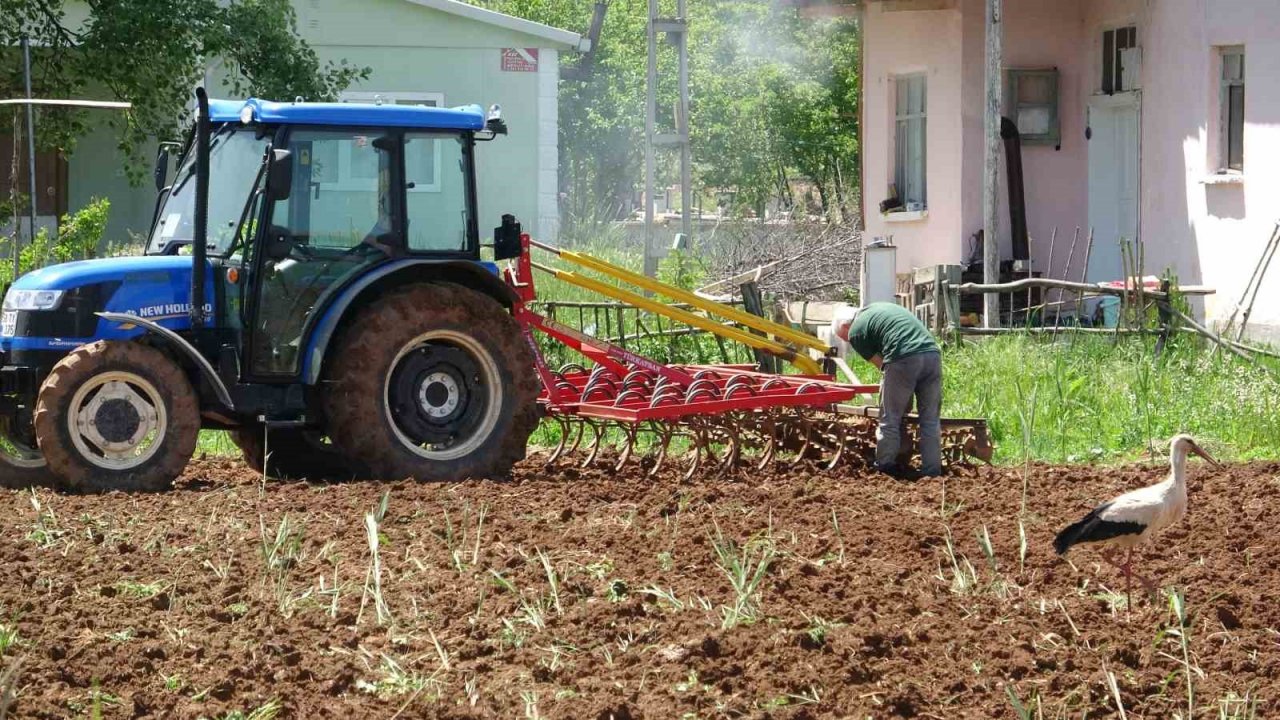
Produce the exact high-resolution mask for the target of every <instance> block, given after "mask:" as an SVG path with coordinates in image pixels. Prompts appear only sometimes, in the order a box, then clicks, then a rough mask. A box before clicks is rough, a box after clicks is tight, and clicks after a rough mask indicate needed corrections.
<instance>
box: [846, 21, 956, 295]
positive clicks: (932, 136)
mask: <svg viewBox="0 0 1280 720" xmlns="http://www.w3.org/2000/svg"><path fill="white" fill-rule="evenodd" d="M960 20H961V15H960V12H959V10H941V11H934V12H905V13H886V12H883V10H882V8H881V6H880V5H879V3H872V4H871V5H870V6H869V7H868V8H867V14H866V33H865V42H866V58H867V63H866V68H865V69H864V78H863V83H864V84H863V89H864V93H865V96H864V102H863V108H864V110H863V122H864V128H865V131H864V134H863V139H864V140H863V145H864V146H863V159H864V160H863V162H864V165H863V187H864V188H865V191H864V201H865V202H866V204H867V211H866V216H867V229H866V235H867V236H868V238H871V237H877V236H883V235H893V240H894V244H895V245H897V246H898V269H899V272H905V271H906V270H909V269H911V268H912V267H920V266H924V265H935V264H940V263H958V262H960V248H961V239H962V237H963V233H964V229H963V226H962V223H961V207H960V203H959V202H957V201H956V197H957V196H958V193H959V188H960V175H961V149H962V147H963V144H962V142H961V113H960V98H961V83H960V68H961V58H960V55H961V47H960V43H961V30H960ZM915 73H925V74H926V77H927V80H926V87H925V91H926V94H927V96H926V150H925V152H926V163H925V168H926V170H925V173H926V175H925V184H926V187H927V192H928V203H929V208H928V215H927V217H925V218H924V219H921V220H916V221H912V222H896V223H895V222H886V221H885V220H884V219H883V218H881V216H880V212H879V206H880V202H881V201H882V200H884V199H885V198H886V197H887V196H888V185H889V183H891V182H893V173H894V105H893V102H892V101H893V99H894V92H893V87H894V81H895V78H896V77H897V76H899V75H908V74H915Z"/></svg>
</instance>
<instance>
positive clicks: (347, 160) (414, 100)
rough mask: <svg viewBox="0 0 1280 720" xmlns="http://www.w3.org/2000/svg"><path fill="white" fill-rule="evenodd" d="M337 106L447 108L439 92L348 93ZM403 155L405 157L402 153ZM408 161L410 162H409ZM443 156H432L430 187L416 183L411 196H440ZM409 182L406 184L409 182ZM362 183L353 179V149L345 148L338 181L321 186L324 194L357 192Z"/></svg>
mask: <svg viewBox="0 0 1280 720" xmlns="http://www.w3.org/2000/svg"><path fill="white" fill-rule="evenodd" d="M338 102H343V103H349V102H350V103H376V104H383V103H385V104H389V105H426V104H428V103H430V105H429V107H437V108H443V107H444V93H439V92H373V91H369V90H346V91H343V92H341V93H339V94H338ZM401 154H402V155H403V154H404V153H403V152H401ZM406 159H407V158H406ZM442 169H443V168H442V165H441V162H440V153H439V152H433V153H432V168H431V171H432V179H433V180H434V182H431V183H415V184H414V186H413V187H412V188H406V189H405V192H410V193H431V192H440V191H441V185H440V171H441V170H442ZM406 181H407V180H406ZM359 182H360V181H359V180H357V179H356V178H355V177H353V176H352V175H351V148H350V147H344V148H342V149H341V151H340V152H339V153H338V179H337V181H335V182H330V183H321V184H320V188H321V189H322V190H358V189H359Z"/></svg>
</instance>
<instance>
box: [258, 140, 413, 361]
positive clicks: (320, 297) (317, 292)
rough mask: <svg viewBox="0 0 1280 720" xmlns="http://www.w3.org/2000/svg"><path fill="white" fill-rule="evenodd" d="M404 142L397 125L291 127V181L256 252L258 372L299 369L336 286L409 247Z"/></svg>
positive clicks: (338, 287) (271, 217) (337, 287)
mask: <svg viewBox="0 0 1280 720" xmlns="http://www.w3.org/2000/svg"><path fill="white" fill-rule="evenodd" d="M401 146H402V141H401V137H400V135H399V134H398V133H397V132H396V131H393V130H385V129H384V130H331V129H323V130H321V129H315V130H312V129H303V128H295V129H293V130H292V131H291V132H290V134H289V148H290V150H292V155H293V162H294V179H293V185H292V190H291V192H290V195H289V197H288V198H287V199H285V200H280V201H277V202H276V203H275V205H274V207H273V208H271V213H270V226H269V227H268V229H267V231H266V233H265V234H263V235H261V236H260V238H261V239H260V241H259V247H258V252H257V253H256V254H257V258H256V259H255V265H256V268H255V272H254V277H255V278H256V279H257V282H255V283H254V286H255V288H254V290H253V292H254V293H255V294H256V297H255V298H254V303H253V305H254V307H253V308H252V309H251V311H250V313H249V316H250V327H251V328H252V330H251V332H250V333H249V334H248V348H247V355H248V358H249V363H248V367H249V371H250V374H251V375H253V376H257V377H262V378H266V377H270V376H276V377H281V378H282V379H283V378H288V377H292V376H295V375H296V374H297V373H298V372H299V369H300V363H301V360H302V357H301V353H302V349H303V334H304V332H305V329H306V327H307V322H308V320H309V319H310V318H311V316H312V315H313V314H314V313H315V312H317V311H318V310H319V309H320V308H321V307H323V305H324V301H325V300H326V299H327V298H328V294H329V292H330V291H334V290H337V289H340V288H341V287H343V286H345V285H346V284H347V283H348V282H349V281H350V280H351V279H353V278H354V277H356V276H358V275H361V274H363V273H364V272H365V271H366V270H367V269H368V268H369V267H370V266H372V265H376V264H378V263H381V262H383V261H385V260H387V259H388V258H389V257H391V256H392V255H393V254H398V253H400V252H402V249H403V244H404V243H403V230H402V228H401V227H400V226H401V221H400V218H401V217H402V213H401V209H400V203H401V202H402V199H403V192H395V191H394V188H401V189H403V185H404V183H403V180H400V178H399V174H400V171H399V167H400V165H399V162H400V160H399V156H400V152H401Z"/></svg>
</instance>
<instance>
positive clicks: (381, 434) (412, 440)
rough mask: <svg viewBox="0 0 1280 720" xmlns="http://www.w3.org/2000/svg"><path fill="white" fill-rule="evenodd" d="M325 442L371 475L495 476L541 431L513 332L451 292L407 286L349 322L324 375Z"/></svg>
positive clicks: (529, 361)
mask: <svg viewBox="0 0 1280 720" xmlns="http://www.w3.org/2000/svg"><path fill="white" fill-rule="evenodd" d="M326 378H327V381H328V382H327V383H326V384H325V387H326V389H327V392H326V397H325V414H326V416H327V417H328V419H329V437H330V438H331V439H332V440H333V442H334V444H335V445H337V446H338V447H339V448H341V450H342V451H343V453H344V454H345V455H347V456H349V457H351V458H354V459H355V460H357V461H359V462H361V463H362V464H364V465H365V466H366V467H367V469H368V470H369V472H370V473H372V475H373V476H375V477H380V478H385V479H400V478H405V477H413V478H416V479H418V480H428V481H432V480H434V481H452V480H463V479H466V478H472V477H500V476H505V475H507V474H509V473H510V471H511V467H512V466H513V465H514V464H515V463H516V462H518V461H519V460H521V459H523V458H524V455H525V445H526V443H527V442H528V439H529V436H530V435H531V434H532V433H533V430H534V428H535V427H536V426H537V423H538V415H537V396H538V380H537V376H536V375H535V373H534V364H533V355H532V353H531V352H530V350H529V348H528V346H527V345H526V344H525V341H524V336H523V334H522V333H521V330H520V326H519V325H518V324H517V323H516V321H515V319H514V318H512V317H511V314H510V313H509V312H507V310H506V309H505V308H503V307H502V306H501V305H500V304H498V302H497V301H495V300H493V299H492V298H490V297H487V296H485V295H482V294H480V293H478V292H476V291H474V290H470V289H468V288H464V287H461V286H459V285H454V284H451V283H437V284H431V285H414V286H411V287H408V288H405V289H402V290H398V291H396V292H394V293H392V294H390V295H388V296H387V297H385V298H383V299H381V300H379V301H377V302H375V303H374V304H372V305H370V306H369V307H367V308H365V309H364V310H363V311H362V312H361V313H360V314H359V315H358V316H356V317H355V318H354V319H353V320H352V321H351V322H350V324H349V325H348V327H347V330H346V332H345V333H344V335H343V337H342V338H341V340H340V341H339V343H338V345H337V347H336V350H335V354H334V355H333V358H332V360H331V361H330V367H329V370H328V372H327V373H326Z"/></svg>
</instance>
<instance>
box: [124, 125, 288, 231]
mask: <svg viewBox="0 0 1280 720" xmlns="http://www.w3.org/2000/svg"><path fill="white" fill-rule="evenodd" d="M269 142H270V136H266V137H261V138H260V137H258V136H257V133H256V132H255V128H253V127H252V126H249V127H246V126H243V125H239V124H228V125H224V126H223V127H222V128H220V129H218V130H217V131H215V132H214V134H213V137H212V138H210V140H209V225H208V228H209V242H208V247H209V252H210V254H213V255H225V254H226V253H227V251H228V250H229V249H230V248H231V245H232V241H233V240H235V234H236V224H237V223H238V222H239V221H240V214H241V212H242V211H243V210H244V207H245V203H246V201H247V200H248V198H249V193H250V192H252V191H253V183H254V180H255V179H256V178H257V176H258V170H259V168H261V167H262V158H263V153H264V152H265V150H266V146H267V144H268V143H269ZM195 198H196V173H195V151H194V150H192V151H190V152H188V153H187V157H186V161H185V162H183V163H182V166H181V167H179V168H178V174H177V176H176V178H175V179H174V181H173V189H172V190H171V191H170V192H169V196H168V197H167V198H165V201H164V207H163V208H161V210H160V214H159V216H158V217H157V219H156V225H155V227H154V228H152V230H151V241H150V242H149V243H148V244H147V252H148V253H151V254H161V253H167V252H173V249H174V248H175V247H176V246H181V245H190V244H191V238H192V235H194V233H195V214H196V212H195V211H196V199H195Z"/></svg>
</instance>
